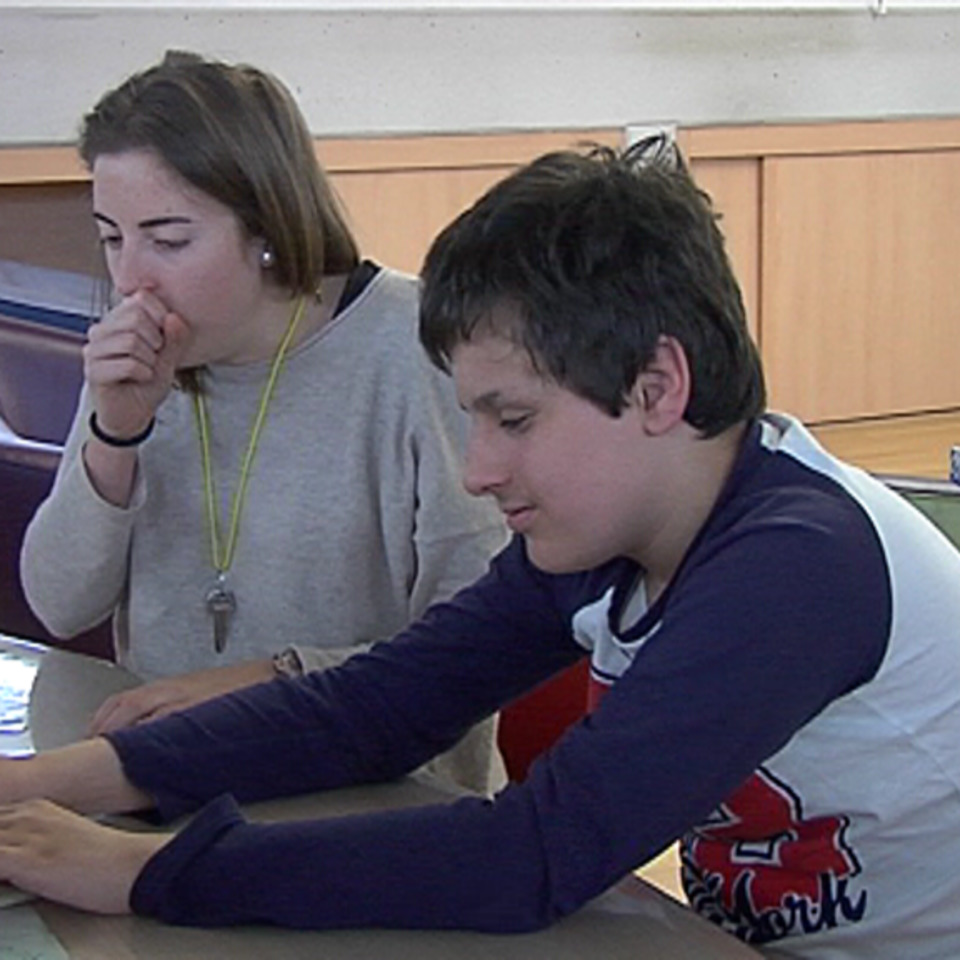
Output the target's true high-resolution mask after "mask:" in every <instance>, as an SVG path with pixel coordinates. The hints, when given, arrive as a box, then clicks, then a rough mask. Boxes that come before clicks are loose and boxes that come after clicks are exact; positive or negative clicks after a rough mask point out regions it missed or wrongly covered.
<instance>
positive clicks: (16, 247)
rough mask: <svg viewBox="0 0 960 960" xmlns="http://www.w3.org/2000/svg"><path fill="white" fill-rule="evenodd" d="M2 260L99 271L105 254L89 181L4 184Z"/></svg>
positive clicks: (0, 234) (0, 200) (0, 212)
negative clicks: (93, 214) (99, 241)
mask: <svg viewBox="0 0 960 960" xmlns="http://www.w3.org/2000/svg"><path fill="white" fill-rule="evenodd" d="M0 260H18V261H20V262H23V263H32V264H35V265H37V266H41V267H49V268H51V269H54V270H72V271H74V272H76V273H95V272H97V270H98V269H99V267H98V265H99V262H100V254H99V249H98V245H97V232H96V230H95V229H94V226H93V220H92V218H91V216H90V188H89V185H88V184H87V183H85V182H80V183H44V184H41V185H39V186H29V185H26V184H20V185H16V186H4V187H3V188H2V190H0Z"/></svg>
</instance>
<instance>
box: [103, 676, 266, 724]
mask: <svg viewBox="0 0 960 960" xmlns="http://www.w3.org/2000/svg"><path fill="white" fill-rule="evenodd" d="M275 676H276V672H275V671H274V669H273V664H272V662H271V661H270V660H248V661H246V662H245V663H238V664H234V665H232V666H228V667H213V668H211V669H209V670H198V671H197V672H195V673H184V674H180V675H179V676H174V677H165V678H163V679H162V680H154V681H153V682H152V683H145V684H144V685H143V686H141V687H134V688H133V689H132V690H125V691H123V692H122V693H117V694H114V695H113V696H112V697H109V698H108V699H106V700H105V701H104V702H103V704H102V706H101V707H100V709H99V710H98V711H97V712H96V714H95V715H94V717H93V722H92V723H91V725H90V733H91V735H93V736H96V735H98V734H102V733H110V732H111V731H113V730H119V729H121V728H122V727H129V726H132V725H133V724H136V723H146V722H147V721H149V720H157V719H159V718H160V717H165V716H167V714H170V713H175V712H176V711H178V710H186V709H187V708H188V707H192V706H194V705H195V704H198V703H202V702H203V701H205V700H211V699H213V698H214V697H219V696H222V695H223V694H225V693H230V692H231V691H232V690H239V689H240V688H241V687H249V686H251V685H252V684H254V683H266V682H267V681H268V680H272V679H273V678H274V677H275Z"/></svg>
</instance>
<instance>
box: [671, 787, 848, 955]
mask: <svg viewBox="0 0 960 960" xmlns="http://www.w3.org/2000/svg"><path fill="white" fill-rule="evenodd" d="M847 826H848V821H847V819H846V817H842V816H831V817H817V818H814V819H812V820H806V819H804V817H803V810H802V805H801V803H800V799H799V797H798V796H797V795H796V794H795V793H794V792H793V791H792V790H791V789H790V788H789V787H788V786H787V785H786V784H784V783H782V782H780V781H779V780H778V779H777V778H776V777H774V776H773V775H772V774H771V773H770V772H769V771H767V770H764V769H763V768H761V769H760V770H758V771H757V773H755V774H754V775H753V776H751V777H750V778H749V779H748V780H747V781H746V783H744V784H743V786H741V787H740V789H739V790H737V791H736V792H735V793H734V794H733V796H731V797H730V799H729V800H728V801H727V802H726V803H723V804H721V805H720V807H718V808H717V810H716V811H715V812H714V814H713V815H712V816H711V818H710V819H709V821H707V822H706V823H704V824H702V825H701V826H699V827H697V828H696V829H695V830H693V831H692V832H691V833H690V834H688V836H687V837H686V838H685V840H684V844H683V876H684V885H685V886H686V888H687V894H688V896H689V897H690V901H691V904H692V905H693V906H694V907H695V908H696V909H697V910H698V911H699V912H700V913H702V914H704V915H705V916H707V917H709V919H711V920H713V921H714V922H716V923H718V924H720V925H721V926H723V927H725V928H726V929H728V930H730V931H731V932H733V933H735V934H736V935H737V936H739V937H741V938H743V939H745V940H747V941H749V942H753V943H765V942H767V941H770V940H777V939H779V938H781V937H785V936H789V935H790V934H794V933H814V932H816V931H817V930H822V929H826V928H832V927H836V926H839V925H840V924H841V923H855V922H857V921H858V920H861V919H862V918H863V916H864V913H865V912H866V907H867V893H866V891H865V890H861V891H860V892H859V895H857V896H855V897H854V896H853V895H852V893H851V891H850V888H849V882H850V879H851V878H853V877H856V876H857V875H858V874H859V873H860V864H859V862H858V861H857V858H856V855H855V854H854V852H853V850H852V849H851V847H850V846H849V844H848V843H847V841H846V831H847Z"/></svg>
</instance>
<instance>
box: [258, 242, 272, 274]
mask: <svg viewBox="0 0 960 960" xmlns="http://www.w3.org/2000/svg"><path fill="white" fill-rule="evenodd" d="M274 263H276V257H274V255H273V251H272V250H271V249H270V248H269V247H264V248H263V249H262V250H261V251H260V266H261V267H263V269H264V270H269V269H270V268H271V267H272V266H273V265H274Z"/></svg>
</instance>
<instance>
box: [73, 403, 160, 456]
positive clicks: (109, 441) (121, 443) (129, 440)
mask: <svg viewBox="0 0 960 960" xmlns="http://www.w3.org/2000/svg"><path fill="white" fill-rule="evenodd" d="M156 422H157V418H156V417H151V418H150V422H149V423H148V424H147V426H146V429H144V430H142V431H141V432H140V433H138V434H136V435H134V436H132V437H112V436H110V434H109V433H104V432H103V430H101V429H100V424H99V423H97V411H96V410H94V411H92V412H91V414H90V420H89V421H88V423H89V424H90V432H91V433H92V434H93V435H94V436H95V437H96V438H97V439H98V440H99V441H100V442H101V443H105V444H106V445H107V446H108V447H138V446H140V444H141V443H143V441H144V440H146V439H147V437H149V436H150V434H151V433H153V427H154V424H155V423H156Z"/></svg>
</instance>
